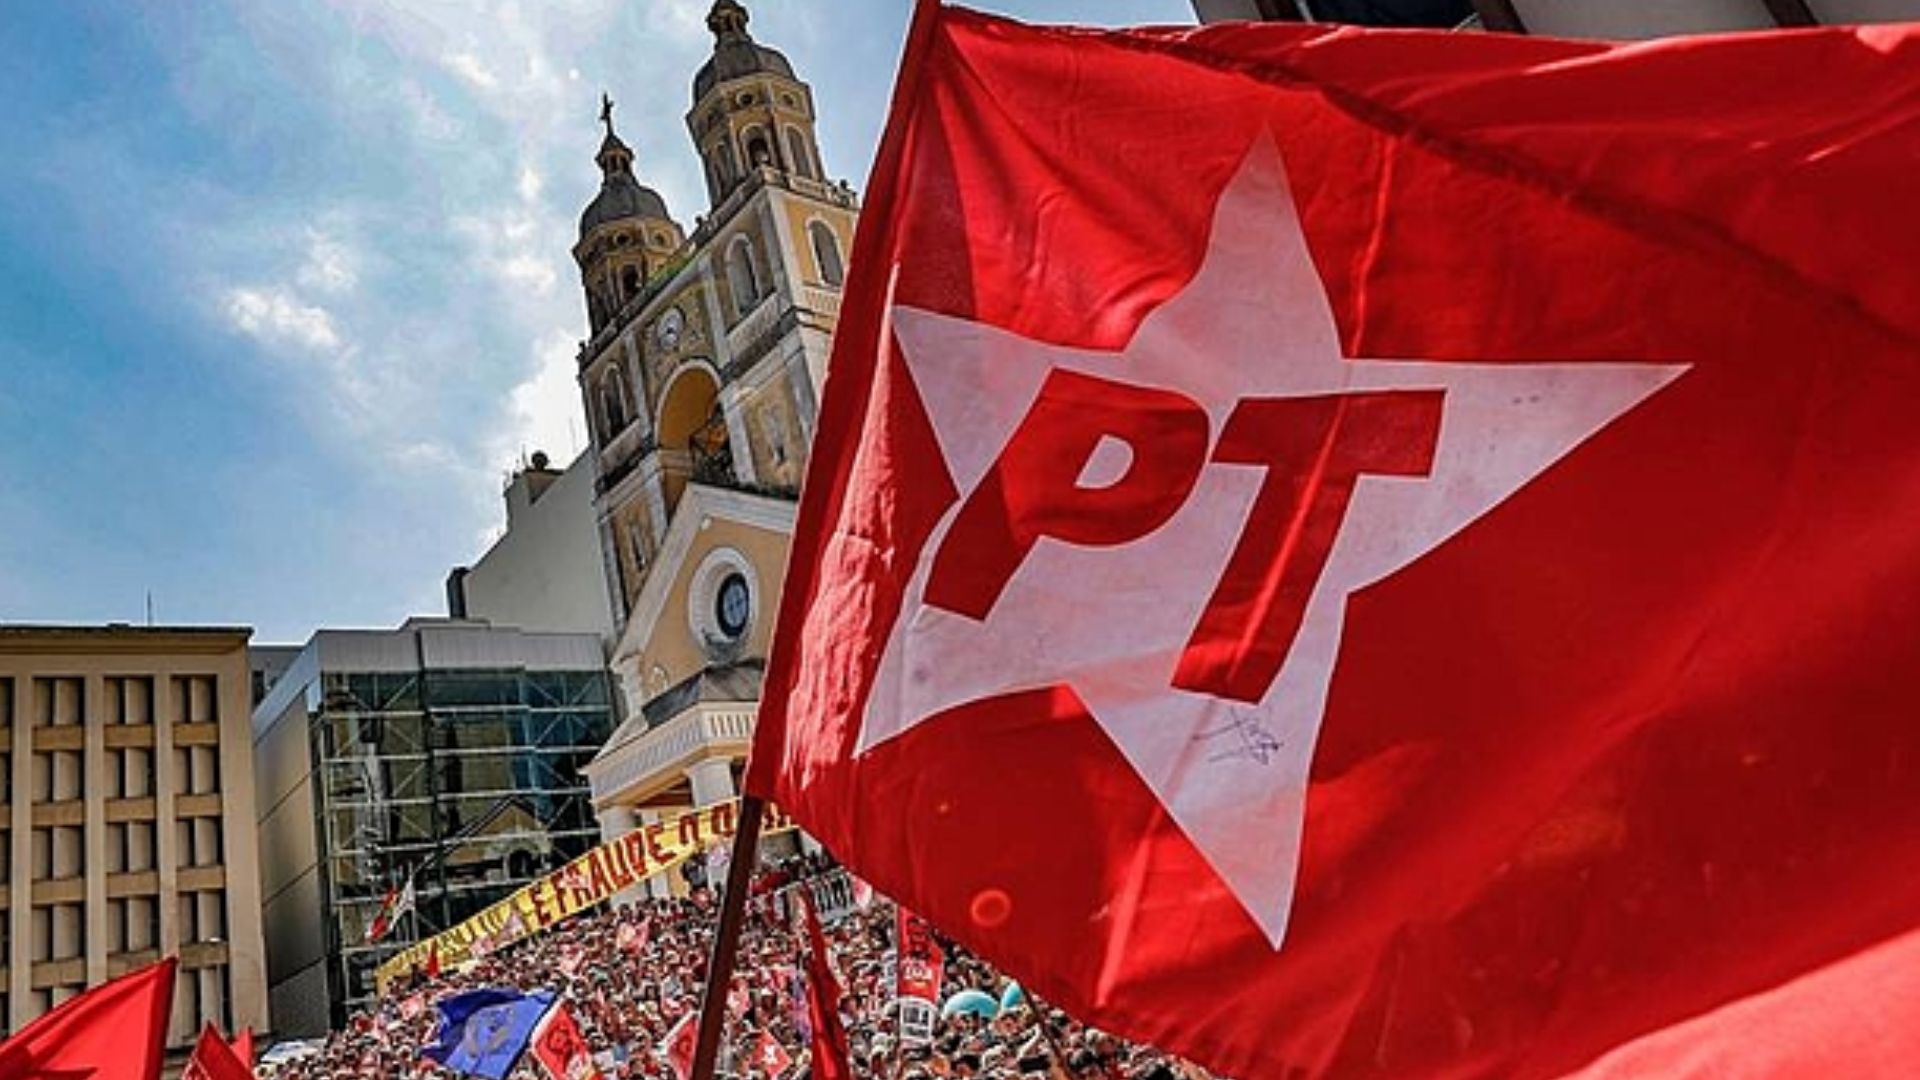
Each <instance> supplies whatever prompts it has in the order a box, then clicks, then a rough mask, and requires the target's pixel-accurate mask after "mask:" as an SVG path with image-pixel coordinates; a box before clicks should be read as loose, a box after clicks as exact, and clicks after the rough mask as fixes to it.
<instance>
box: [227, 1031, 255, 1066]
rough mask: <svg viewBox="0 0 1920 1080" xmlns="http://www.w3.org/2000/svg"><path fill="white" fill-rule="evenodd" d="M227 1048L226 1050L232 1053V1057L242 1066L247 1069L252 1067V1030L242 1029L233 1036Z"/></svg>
mask: <svg viewBox="0 0 1920 1080" xmlns="http://www.w3.org/2000/svg"><path fill="white" fill-rule="evenodd" d="M227 1046H228V1049H230V1050H232V1051H233V1056H234V1057H236V1058H238V1059H240V1063H241V1064H242V1065H245V1066H247V1067H249V1068H251V1067H252V1066H253V1029H252V1028H242V1029H241V1031H240V1034H238V1035H236V1036H234V1037H233V1041H232V1042H231V1043H228V1044H227Z"/></svg>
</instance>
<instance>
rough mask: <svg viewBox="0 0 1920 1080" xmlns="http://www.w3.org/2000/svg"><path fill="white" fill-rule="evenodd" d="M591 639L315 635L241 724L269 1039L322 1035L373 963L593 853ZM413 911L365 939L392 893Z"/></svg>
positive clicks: (423, 632)
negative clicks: (408, 896)
mask: <svg viewBox="0 0 1920 1080" xmlns="http://www.w3.org/2000/svg"><path fill="white" fill-rule="evenodd" d="M604 656H605V654H604V653H603V652H602V648H601V640H600V638H599V637H598V636H597V635H594V634H545V633H534V632H530V631H522V630H519V629H516V628H512V627H503V626H496V625H492V624H489V623H485V622H479V621H459V620H448V619H416V620H412V621H410V622H408V623H407V624H405V625H404V626H402V627H400V628H399V629H397V630H385V631H343V630H323V631H320V632H319V633H317V634H315V635H314V637H313V639H312V640H311V641H309V642H308V643H307V644H306V647H305V648H304V649H302V650H301V652H300V655H299V656H298V658H296V659H295V660H294V661H293V663H292V665H291V666H290V667H289V668H288V669H287V671H286V673H285V674H284V675H282V676H281V677H280V679H279V681H278V682H277V683H275V684H274V687H273V689H272V690H271V691H270V692H269V693H268V694H267V696H266V698H265V700H264V701H262V702H261V704H260V706H259V708H258V709H256V710H255V712H254V717H253V724H254V739H255V743H254V751H255V755H256V760H257V762H258V768H259V774H260V816H259V823H260V845H261V850H262V852H263V854H264V857H265V858H264V864H263V867H262V883H261V894H262V898H263V900H264V904H265V923H266V938H267V979H268V983H269V988H270V999H271V1007H272V1015H273V1022H274V1030H275V1031H276V1032H277V1033H279V1034H282V1035H297V1036H307V1035H319V1034H322V1033H324V1032H326V1031H328V1030H331V1029H336V1028H338V1027H340V1026H341V1025H342V1024H344V1023H345V1022H346V1019H347V1016H348V1014H349V1013H350V1012H351V1011H352V1010H353V1009H354V1008H356V1007H358V1006H360V1005H362V1004H365V1003H366V1002H367V1001H368V1000H369V999H370V998H371V997H372V994H373V991H374V986H373V971H374V969H375V968H376V967H377V966H378V965H379V963H380V962H381V961H383V960H385V959H386V958H387V957H388V956H390V955H392V954H393V953H394V952H396V951H398V950H399V949H400V948H401V947H402V946H404V945H405V944H407V943H410V942H412V941H415V940H420V939H421V938H424V937H427V936H431V935H432V934H435V933H437V932H439V931H441V930H444V929H446V928H447V927H450V926H452V925H454V924H456V923H458V922H460V921H461V920H463V919H465V918H466V917H467V916H469V915H472V914H473V913H474V912H476V911H479V910H480V909H482V908H484V907H486V906H488V905H489V904H492V903H494V902H495V901H498V900H501V899H504V898H505V897H506V896H507V895H508V894H509V893H511V892H513V891H514V890H516V889H518V888H519V887H520V886H522V885H524V884H526V883H527V882H529V881H532V880H534V879H535V878H537V877H539V876H541V875H543V874H545V873H546V872H548V871H549V870H552V869H554V868H556V867H558V866H560V865H562V864H564V863H565V862H566V861H567V860H569V859H571V858H573V857H574V856H576V855H579V854H581V853H583V852H584V851H586V850H587V849H588V848H589V847H592V846H593V845H594V844H595V843H597V842H598V841H599V831H598V829H597V827H596V824H595V820H594V816H593V812H592V810H591V807H590V805H589V803H588V798H587V782H586V780H585V778H584V777H583V775H582V773H581V771H580V770H581V767H582V766H583V765H585V764H586V762H587V761H588V760H589V759H591V758H592V757H593V755H594V753H595V751H597V750H598V749H599V747H600V746H601V744H602V743H604V742H605V741H606V738H607V735H608V732H609V730H610V728H611V723H610V720H609V708H608V699H609V689H608V681H607V674H606V667H605V661H604ZM409 878H411V879H412V880H413V881H414V883H415V892H416V896H417V908H416V911H415V913H414V914H413V915H412V916H409V917H407V918H403V919H401V920H400V921H399V925H398V926H397V928H396V932H395V933H393V934H392V935H390V936H389V937H387V938H386V939H384V940H381V941H379V942H376V943H369V942H368V941H367V940H366V938H367V928H368V926H369V925H370V924H371V923H372V922H373V920H374V917H375V915H376V914H377V913H378V912H379V910H380V906H381V901H382V899H383V898H384V897H385V896H386V895H387V893H388V891H389V890H390V889H393V888H394V887H396V886H398V885H400V884H401V883H403V882H405V881H407V880H408V879H409Z"/></svg>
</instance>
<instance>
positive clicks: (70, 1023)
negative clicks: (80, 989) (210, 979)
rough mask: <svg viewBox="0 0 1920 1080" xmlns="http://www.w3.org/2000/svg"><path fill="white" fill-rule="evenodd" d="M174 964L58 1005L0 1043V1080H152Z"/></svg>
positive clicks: (167, 962) (144, 971) (170, 1000)
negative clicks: (81, 1079) (48, 1079)
mask: <svg viewBox="0 0 1920 1080" xmlns="http://www.w3.org/2000/svg"><path fill="white" fill-rule="evenodd" d="M175 966H176V961H174V960H172V959H167V960H162V961H161V962H159V963H157V964H154V965H152V966H151V967H145V968H141V969H140V970H139V971H136V972H133V973H132V974H129V975H122V976H120V977H119V978H117V979H114V980H113V981H111V982H107V983H103V984H101V985H100V986H96V987H94V988H93V989H91V990H88V991H87V992H86V993H84V994H81V995H79V996H78V997H75V998H72V999H70V1000H68V1001H66V1002H63V1003H62V1004H60V1005H59V1006H57V1007H56V1008H54V1009H53V1010H52V1011H51V1012H49V1013H47V1014H45V1015H44V1016H42V1017H40V1018H39V1019H38V1020H35V1021H33V1022H32V1023H30V1024H28V1025H27V1026H26V1027H23V1028H21V1029H20V1030H19V1031H18V1032H16V1033H14V1034H13V1035H12V1036H11V1037H9V1038H8V1039H7V1040H6V1041H5V1042H0V1080H40V1078H43V1077H67V1076H74V1077H85V1078H86V1080H158V1077H159V1076H160V1064H161V1058H162V1056H163V1054H164V1053H165V1048H166V1046H165V1044H166V1039H167V1017H168V1013H169V1010H170V1008H171V1006H172V1004H173V973H174V968H175Z"/></svg>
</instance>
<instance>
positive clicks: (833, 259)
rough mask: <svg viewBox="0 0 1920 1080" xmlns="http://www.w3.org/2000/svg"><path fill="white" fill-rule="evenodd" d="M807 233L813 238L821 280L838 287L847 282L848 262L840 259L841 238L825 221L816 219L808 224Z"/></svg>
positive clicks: (814, 255) (814, 252)
mask: <svg viewBox="0 0 1920 1080" xmlns="http://www.w3.org/2000/svg"><path fill="white" fill-rule="evenodd" d="M807 235H808V236H809V237H810V238H812V240H813V261H814V263H815V264H816V265H818V266H819V267H820V280H822V281H824V282H826V283H827V284H829V285H832V286H835V287H838V286H840V285H844V284H846V281H847V268H846V264H845V263H843V262H842V261H841V260H840V239H839V237H836V236H834V235H833V230H832V229H831V228H828V227H827V223H826V222H824V221H816V222H814V223H813V224H811V225H808V226H807Z"/></svg>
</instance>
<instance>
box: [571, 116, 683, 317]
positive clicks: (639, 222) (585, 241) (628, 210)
mask: <svg viewBox="0 0 1920 1080" xmlns="http://www.w3.org/2000/svg"><path fill="white" fill-rule="evenodd" d="M600 122H601V123H602V124H605V125H606V129H607V134H606V138H604V139H602V140H601V142H600V152H599V153H597V154H595V155H594V158H593V160H594V162H595V164H597V165H599V166H600V176H601V180H600V193H599V194H598V195H596V196H594V199H593V201H592V202H591V203H588V204H587V208H586V210H585V211H584V212H583V213H581V215H580V242H579V243H577V244H575V245H574V249H573V260H574V262H576V263H578V264H579V266H580V279H581V284H582V286H583V287H585V289H586V293H587V321H588V323H589V325H590V326H591V327H592V330H593V332H594V333H596V334H597V333H599V332H600V328H601V327H603V326H605V325H606V324H607V323H608V322H609V321H611V320H612V319H613V317H614V315H615V314H616V313H618V312H619V310H620V308H621V307H622V306H623V305H624V304H625V303H626V302H627V301H628V300H630V299H632V298H633V297H634V296H635V295H636V294H638V293H639V292H640V291H641V290H642V288H644V287H645V285H646V283H647V282H648V281H649V280H651V279H652V278H653V276H654V275H655V274H657V273H659V272H660V271H661V270H662V269H664V268H666V267H667V266H668V265H670V264H671V263H672V261H673V257H674V255H675V254H676V253H677V252H679V250H680V247H681V245H682V244H684V243H685V242H686V233H685V232H684V231H682V230H681V228H680V225H679V223H677V222H675V221H674V220H673V215H672V214H670V213H668V212H667V202H666V200H665V199H662V198H661V197H660V193H659V192H657V191H655V190H653V189H652V188H650V187H645V186H643V185H642V184H641V183H640V181H639V180H638V179H636V178H635V177H634V175H633V149H632V148H631V147H629V146H628V145H627V144H626V143H625V142H623V141H622V140H621V138H620V136H619V135H617V134H615V133H614V130H613V100H612V99H611V98H609V97H606V96H605V95H602V96H601V98H600Z"/></svg>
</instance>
